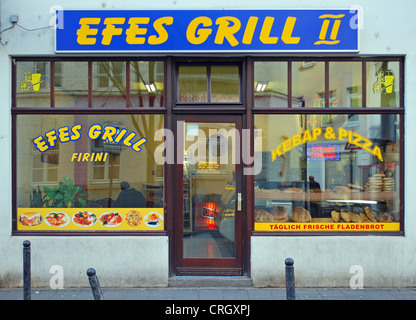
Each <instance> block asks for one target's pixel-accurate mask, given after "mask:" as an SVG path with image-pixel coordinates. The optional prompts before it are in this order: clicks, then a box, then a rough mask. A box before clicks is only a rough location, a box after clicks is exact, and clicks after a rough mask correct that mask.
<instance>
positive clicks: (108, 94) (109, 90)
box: [92, 61, 126, 108]
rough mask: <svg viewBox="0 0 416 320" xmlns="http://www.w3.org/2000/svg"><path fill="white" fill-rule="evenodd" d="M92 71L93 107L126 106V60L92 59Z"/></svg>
mask: <svg viewBox="0 0 416 320" xmlns="http://www.w3.org/2000/svg"><path fill="white" fill-rule="evenodd" d="M92 73H93V86H92V105H93V107H99V108H104V107H107V108H108V107H111V108H114V107H126V62H124V61H94V62H93V63H92Z"/></svg>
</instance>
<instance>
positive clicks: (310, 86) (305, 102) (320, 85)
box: [291, 61, 325, 107]
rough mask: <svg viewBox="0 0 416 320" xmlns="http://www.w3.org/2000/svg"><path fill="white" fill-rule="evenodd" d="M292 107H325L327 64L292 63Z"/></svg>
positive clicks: (320, 62) (318, 62) (316, 62)
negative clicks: (321, 94)
mask: <svg viewBox="0 0 416 320" xmlns="http://www.w3.org/2000/svg"><path fill="white" fill-rule="evenodd" d="M291 81H292V107H324V106H325V104H322V97H321V96H320V95H319V93H320V92H325V62H323V61H314V62H313V63H312V62H311V61H306V62H305V61H293V62H292V79H291Z"/></svg>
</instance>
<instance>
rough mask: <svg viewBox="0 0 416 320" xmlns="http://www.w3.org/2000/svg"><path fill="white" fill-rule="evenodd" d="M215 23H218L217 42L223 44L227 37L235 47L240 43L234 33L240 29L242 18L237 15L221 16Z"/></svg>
mask: <svg viewBox="0 0 416 320" xmlns="http://www.w3.org/2000/svg"><path fill="white" fill-rule="evenodd" d="M231 23H232V24H231ZM215 24H218V31H217V35H216V37H215V41H214V42H215V43H216V44H223V43H224V39H227V40H228V42H229V43H230V45H231V46H233V47H235V46H236V45H238V41H237V39H236V38H235V37H234V34H235V33H236V32H237V31H238V30H240V27H241V22H240V20H238V19H237V18H236V17H220V18H218V19H217V21H215Z"/></svg>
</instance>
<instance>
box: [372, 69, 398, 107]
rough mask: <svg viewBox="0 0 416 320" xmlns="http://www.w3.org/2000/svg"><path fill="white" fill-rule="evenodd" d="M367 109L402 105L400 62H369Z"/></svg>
mask: <svg viewBox="0 0 416 320" xmlns="http://www.w3.org/2000/svg"><path fill="white" fill-rule="evenodd" d="M366 70H367V74H366V76H367V107H382V108H395V107H403V106H401V105H400V62H399V61H367V63H366Z"/></svg>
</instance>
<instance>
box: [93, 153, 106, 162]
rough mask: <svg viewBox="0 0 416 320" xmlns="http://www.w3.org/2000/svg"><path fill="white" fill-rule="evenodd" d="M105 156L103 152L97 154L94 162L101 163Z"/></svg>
mask: <svg viewBox="0 0 416 320" xmlns="http://www.w3.org/2000/svg"><path fill="white" fill-rule="evenodd" d="M103 155H104V153H103V152H100V153H97V154H96V155H95V159H94V161H101V160H102V159H103Z"/></svg>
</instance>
